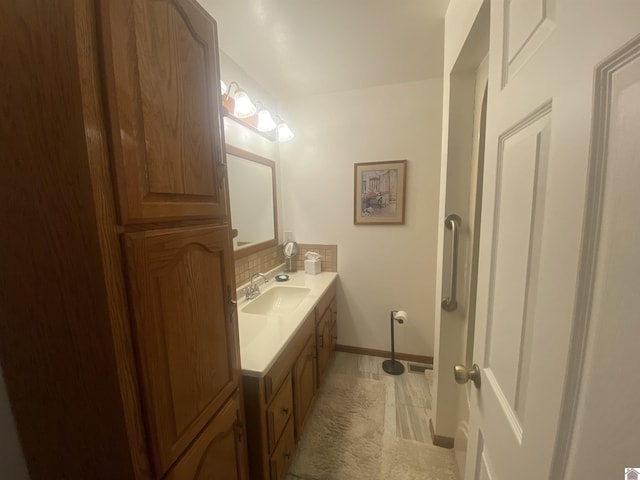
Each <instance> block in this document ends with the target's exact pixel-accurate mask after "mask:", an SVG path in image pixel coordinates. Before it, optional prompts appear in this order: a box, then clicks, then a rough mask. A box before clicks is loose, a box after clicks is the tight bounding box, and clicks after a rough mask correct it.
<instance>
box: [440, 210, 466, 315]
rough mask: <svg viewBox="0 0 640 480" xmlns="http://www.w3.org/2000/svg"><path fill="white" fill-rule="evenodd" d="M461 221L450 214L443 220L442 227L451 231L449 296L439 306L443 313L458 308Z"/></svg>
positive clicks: (453, 214) (456, 216)
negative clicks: (457, 287) (457, 291)
mask: <svg viewBox="0 0 640 480" xmlns="http://www.w3.org/2000/svg"><path fill="white" fill-rule="evenodd" d="M461 223H462V219H461V218H460V217H459V216H458V215H456V214H455V213H452V214H451V215H449V216H448V217H447V218H446V219H445V220H444V226H445V227H447V228H448V229H450V230H451V288H450V289H449V296H448V297H447V298H444V299H443V300H442V303H441V304H440V305H441V306H442V309H443V310H444V311H445V312H453V311H454V310H455V309H456V308H458V301H457V300H456V284H457V283H458V229H459V228H460V224H461Z"/></svg>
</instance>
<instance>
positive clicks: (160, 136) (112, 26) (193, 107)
mask: <svg viewBox="0 0 640 480" xmlns="http://www.w3.org/2000/svg"><path fill="white" fill-rule="evenodd" d="M98 4H99V9H100V20H101V21H100V30H99V31H100V33H101V41H102V47H103V51H102V57H103V69H104V83H105V90H106V103H107V106H108V121H109V131H110V141H111V148H112V155H113V166H114V172H115V177H116V181H117V194H118V198H119V211H120V218H121V220H122V222H123V223H124V224H132V223H143V222H153V221H160V220H163V221H164V220H176V219H184V218H209V217H216V216H217V217H223V216H225V215H226V214H227V204H226V203H227V200H226V195H225V190H224V188H223V185H224V181H223V176H224V168H225V167H224V163H225V157H224V144H223V142H222V138H223V137H222V122H221V116H220V114H219V110H218V105H219V94H218V92H219V88H218V85H220V76H219V73H218V68H217V66H218V46H217V39H216V24H215V22H213V21H212V20H211V18H210V17H209V15H208V14H207V13H205V12H204V10H202V8H201V7H200V6H199V5H198V3H197V2H196V1H195V0H153V1H150V0H124V1H115V0H111V1H106V0H105V1H100V2H98Z"/></svg>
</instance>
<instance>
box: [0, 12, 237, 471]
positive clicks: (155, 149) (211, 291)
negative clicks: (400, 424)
mask: <svg viewBox="0 0 640 480" xmlns="http://www.w3.org/2000/svg"><path fill="white" fill-rule="evenodd" d="M12 3H14V4H15V5H3V7H2V11H0V15H2V16H3V17H4V18H5V19H8V21H7V22H6V25H7V26H9V25H10V26H9V27H8V28H10V30H11V31H10V32H7V33H8V36H7V38H11V39H12V40H11V45H9V46H8V47H7V49H5V50H6V55H5V54H4V53H3V62H4V61H5V59H6V67H7V70H6V71H5V73H6V75H4V77H5V78H3V79H2V82H3V84H2V85H0V86H1V87H3V88H1V89H0V90H1V91H2V92H3V95H5V92H6V93H7V95H6V96H3V102H2V103H1V104H0V105H2V108H3V111H2V112H0V113H1V115H0V116H2V118H4V119H7V118H10V119H11V121H10V122H9V123H6V125H7V127H8V128H7V129H4V127H3V133H2V135H3V136H2V138H1V140H2V141H0V144H2V147H0V148H2V149H3V152H2V153H3V155H2V157H3V158H6V159H8V160H9V159H11V161H10V162H9V165H7V167H6V168H5V169H4V171H3V172H2V173H1V174H0V175H1V176H0V187H2V188H0V190H2V193H1V195H2V197H1V198H0V208H2V210H1V213H2V219H3V220H4V221H5V226H6V227H7V228H5V229H4V231H3V232H2V237H1V238H2V246H3V248H4V252H3V255H4V254H6V255H7V257H6V259H3V265H2V268H1V269H0V270H1V273H0V275H1V281H2V285H1V286H2V288H1V289H0V290H2V297H1V303H0V308H2V311H1V312H0V360H1V361H2V369H3V372H4V376H5V381H6V384H7V390H8V393H9V396H10V400H11V405H12V410H13V414H14V417H15V418H16V423H17V426H18V431H19V435H20V439H21V443H22V446H23V449H24V451H25V456H26V459H27V463H28V464H29V469H30V474H31V477H32V479H33V480H39V479H51V478H66V479H70V480H75V479H77V480H81V479H82V480H85V479H87V478H91V479H105V480H107V479H108V480H113V479H118V480H127V479H136V480H150V479H161V478H166V479H169V480H199V479H202V480H204V479H210V478H221V479H224V480H236V479H237V480H245V479H247V478H248V471H247V453H246V435H245V431H244V409H243V400H242V392H241V382H240V379H241V376H240V356H239V347H238V326H237V312H236V310H235V280H234V278H235V275H234V262H233V250H232V243H231V230H230V221H229V205H228V192H227V182H226V171H225V168H226V166H225V156H224V138H223V131H222V121H221V114H220V109H219V105H220V98H219V84H220V77H219V67H218V47H217V39H216V24H215V21H214V20H213V19H212V18H211V17H210V16H209V15H208V14H207V13H206V12H205V11H204V10H203V9H202V8H201V7H200V6H199V5H198V3H197V2H196V1H195V0H96V1H94V2H84V1H81V0H78V1H75V2H63V1H62V0H59V1H55V0H54V1H51V2H36V1H35V0H33V1H32V0H25V1H23V2H12ZM5 134H8V135H5ZM3 163H5V162H3Z"/></svg>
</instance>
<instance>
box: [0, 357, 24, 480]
mask: <svg viewBox="0 0 640 480" xmlns="http://www.w3.org/2000/svg"><path fill="white" fill-rule="evenodd" d="M0 478H2V479H3V480H28V478H29V473H28V471H27V465H26V463H25V460H24V455H23V454H22V448H20V443H19V441H18V434H17V432H16V425H15V420H14V419H13V415H12V413H11V407H10V406H9V399H8V398H7V390H6V387H5V384H4V377H3V376H2V370H1V369H0Z"/></svg>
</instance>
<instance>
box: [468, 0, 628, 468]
mask: <svg viewBox="0 0 640 480" xmlns="http://www.w3.org/2000/svg"><path fill="white" fill-rule="evenodd" d="M638 34H640V4H638V3H637V2H625V1H612V2H604V1H588V2H579V1H565V2H560V1H555V0H536V1H532V0H495V1H492V3H491V33H490V68H489V92H488V110H487V132H486V154H485V170H484V181H485V183H484V190H483V205H482V211H483V216H484V218H483V222H482V226H481V233H480V235H481V237H480V253H479V267H478V296H477V309H476V322H477V323H476V336H475V343H474V361H475V363H477V364H478V365H479V367H480V378H481V384H480V386H479V388H476V387H474V386H472V383H471V382H469V383H468V388H469V389H470V399H471V405H470V408H471V414H470V430H469V431H470V437H469V447H468V451H467V462H466V469H465V470H466V472H465V478H466V479H483V480H488V479H510V478H522V477H523V476H524V477H526V478H531V479H543V478H545V479H547V478H551V479H562V478H565V471H566V468H567V459H569V458H570V452H571V449H572V444H574V443H575V442H577V439H578V438H582V436H573V437H572V435H573V427H574V425H573V420H572V419H573V418H575V413H576V411H575V409H576V406H577V405H579V403H582V402H587V403H588V402H589V400H588V399H582V400H581V401H580V402H579V397H578V395H577V392H578V390H579V381H580V375H581V371H582V360H583V357H582V350H581V349H582V348H583V346H584V345H586V343H585V338H586V332H587V328H586V325H587V324H588V316H587V315H586V314H584V312H585V311H586V310H585V309H587V310H588V305H589V302H591V298H592V295H594V296H596V297H597V296H599V295H600V293H601V292H603V291H604V289H605V285H607V284H610V282H612V281H613V280H614V279H618V280H620V281H617V283H616V284H617V285H620V286H622V285H625V288H627V287H629V283H628V281H626V282H625V281H622V280H621V279H622V278H623V277H622V276H625V275H626V277H627V280H628V279H634V281H635V289H636V290H635V291H637V288H639V282H638V275H637V271H636V273H635V274H633V275H632V274H631V272H632V268H633V267H631V266H629V265H631V263H629V262H632V261H635V262H636V263H635V264H636V265H637V258H638V256H639V255H640V254H639V252H638V249H637V240H636V243H635V245H636V246H635V248H632V247H631V243H628V244H624V241H622V242H621V244H620V247H621V248H620V249H616V248H612V249H610V250H609V251H607V252H605V256H608V257H609V258H604V257H603V258H602V260H603V261H605V263H604V264H603V270H602V275H603V277H602V280H603V282H602V283H601V284H600V289H601V290H597V288H596V289H591V287H589V282H590V280H589V278H588V277H589V276H588V275H587V274H588V271H587V270H585V266H587V265H588V264H589V262H590V261H592V259H591V260H589V256H588V255H587V256H586V257H585V256H583V257H582V258H581V252H591V253H590V254H591V255H596V251H595V249H594V247H593V246H594V245H595V244H597V243H598V240H597V235H594V233H595V232H596V231H597V229H596V228H595V227H594V225H597V222H598V218H599V217H600V215H601V213H600V212H601V210H600V207H601V205H600V206H598V207H596V208H592V207H589V205H597V202H598V201H599V200H598V198H599V196H600V193H599V187H594V185H596V184H597V182H596V183H595V184H594V183H590V182H592V180H593V179H597V178H598V175H600V174H598V173H597V172H598V170H601V171H604V170H603V169H605V170H606V169H607V168H609V167H610V166H611V165H608V163H609V161H610V159H608V158H607V155H608V154H605V153H604V152H606V150H607V149H608V148H609V154H610V153H611V152H612V150H611V148H613V147H609V146H607V145H606V144H604V145H605V146H604V147H598V145H599V144H601V143H602V137H603V135H604V133H603V132H605V131H606V132H608V133H607V134H611V135H615V136H616V138H618V141H619V142H621V143H620V144H619V145H614V146H615V148H616V149H620V148H621V149H622V150H621V151H623V152H624V151H626V158H624V159H622V158H621V159H620V163H619V164H618V165H617V167H616V168H618V169H620V170H619V172H618V173H619V174H620V175H619V178H620V180H623V179H626V180H625V181H626V182H628V184H627V186H628V187H629V189H628V192H627V193H628V195H626V196H625V195H623V194H620V193H617V195H618V196H617V198H616V200H615V201H614V204H615V205H616V207H615V208H616V209H617V212H616V213H613V214H612V216H611V219H612V220H613V223H614V224H617V225H618V226H621V225H623V224H624V223H625V220H621V219H622V218H625V217H626V218H627V220H628V219H629V218H630V217H629V216H625V214H624V212H627V213H630V212H632V211H637V205H638V204H637V202H638V194H637V185H638V174H637V172H638V162H637V161H635V160H633V159H635V158H637V157H638V156H637V152H638V149H637V146H638V142H637V138H638V135H637V132H638V131H640V123H639V121H638V119H639V117H638V115H637V108H638V105H640V103H638V102H639V99H640V96H639V93H638V92H640V90H639V85H640V75H638V72H639V70H638V68H637V60H634V61H635V62H636V65H635V67H633V68H634V69H635V71H633V70H630V71H629V73H630V75H628V78H626V79H625V80H624V81H619V82H618V88H619V89H620V90H619V91H616V87H615V83H616V82H615V80H612V79H615V77H616V76H617V75H618V72H616V69H619V70H622V69H626V67H630V66H631V60H632V58H633V55H635V58H636V59H637V57H638V51H639V45H640V40H639V38H638V37H637V35H638ZM634 37H636V38H635V40H634ZM628 42H631V43H628ZM634 51H635V53H633V52H634ZM615 52H619V53H615ZM611 55H614V56H615V58H617V60H616V61H617V62H618V67H619V68H618V67H616V68H612V69H611V68H610V66H609V64H610V62H611V60H610V58H611V57H610V56H611ZM614 63H615V61H614ZM603 69H604V70H603ZM607 69H610V70H609V71H607ZM598 72H600V73H598ZM602 72H604V73H602ZM594 73H596V74H598V75H601V76H602V78H604V79H605V80H604V82H603V81H600V80H598V77H597V76H596V78H595V80H596V81H595V82H594ZM618 78H621V77H618ZM609 80H612V83H611V82H609V83H607V82H608V81H609ZM623 91H626V92H625V97H624V100H623V99H622V98H623V97H622V92H623ZM594 94H595V95H594ZM594 96H595V98H596V99H597V100H596V102H595V103H594V101H593V99H594ZM598 98H601V99H600V100H598ZM615 108H618V109H619V112H618V113H617V114H616V113H615V112H614V110H615ZM616 115H618V117H619V118H618V119H616V121H617V122H618V123H617V124H616V122H610V123H608V124H607V125H606V126H605V128H604V130H602V129H600V130H599V129H598V128H595V127H597V126H598V125H600V124H602V123H603V122H605V123H606V122H608V120H606V119H607V116H611V118H613V117H615V116H616ZM592 125H593V126H594V128H593V129H592ZM623 127H624V128H626V130H625V132H626V133H625V135H626V137H625V136H624V135H623V136H620V135H619V133H620V132H621V131H622V130H621V129H622V128H623ZM633 132H635V134H634V133H633ZM590 145H592V146H593V149H591V150H590ZM622 145H623V146H622ZM634 146H635V147H634ZM632 151H633V152H635V153H633V154H631V152H632ZM632 165H635V166H634V167H632ZM625 169H626V172H627V173H626V174H625V173H623V172H625ZM633 172H635V177H633V175H634V173H633ZM631 178H634V180H631ZM632 184H635V187H631V185H632ZM620 187H622V183H620ZM613 188H614V189H613V190H612V192H620V191H621V190H620V189H619V187H613ZM594 202H595V203H594ZM612 205H613V204H612ZM587 207H589V208H587ZM620 212H622V214H620ZM616 218H617V219H620V220H619V221H618V220H617V219H616ZM633 232H635V233H633ZM637 232H638V229H637V228H635V230H633V231H631V230H629V231H628V232H626V233H625V232H624V229H622V230H619V232H618V233H619V234H620V235H621V236H620V238H625V236H626V235H630V234H636V235H637ZM623 244H624V245H623ZM625 250H626V251H627V252H629V253H631V251H632V250H635V260H634V257H633V255H630V256H629V258H628V259H625V260H622V258H621V257H620V255H622V253H623V251H625ZM593 258H595V257H593ZM585 259H586V260H585ZM614 259H618V260H620V261H618V260H616V263H614V264H619V266H620V267H621V268H622V269H618V270H614V269H611V268H609V267H608V266H607V265H608V263H606V262H611V261H613V260H614ZM612 265H613V264H612ZM623 265H627V266H626V267H623ZM624 268H626V269H627V272H626V273H624ZM621 275H622V276H621ZM614 283H615V282H614ZM632 285H633V283H632ZM629 288H630V289H629V294H630V296H631V297H633V296H634V295H633V294H631V291H632V290H631V289H632V288H633V287H629ZM613 293H615V292H613ZM636 297H637V295H636ZM614 298H616V300H615V301H612V302H611V305H616V307H619V306H621V305H624V302H623V303H621V301H622V299H623V298H624V297H622V296H615V294H614V295H612V296H611V300H613V299H614ZM629 300H630V301H632V300H631V299H629ZM633 303H634V304H633V308H631V305H632V304H631V303H629V304H628V305H627V310H626V311H625V310H623V309H621V310H619V311H615V310H612V309H607V310H602V312H601V313H602V315H606V316H609V315H611V317H612V318H619V319H620V320H621V323H620V324H621V325H622V323H624V322H622V319H623V318H629V317H630V315H632V314H631V312H632V311H636V312H637V306H636V305H635V301H633ZM581 312H582V313H581ZM636 319H637V315H636ZM608 320H609V319H607V321H606V322H602V325H603V326H604V328H605V330H603V331H609V332H611V330H610V329H616V327H615V326H608V325H609V323H610V322H609V321H608ZM636 324H637V321H635V322H632V325H636ZM620 331H621V332H622V331H623V330H622V329H620ZM635 331H636V332H637V331H638V329H637V328H635ZM618 337H619V339H620V342H615V343H611V345H610V347H611V348H612V349H614V350H620V349H622V350H624V349H625V348H626V347H630V346H631V343H630V341H626V342H625V341H624V338H625V335H624V334H623V335H618ZM626 338H629V337H628V336H626ZM632 338H633V337H632ZM628 358H629V361H631V360H630V359H631V357H628ZM601 359H602V357H600V358H597V359H596V364H599V363H600V360H601ZM624 364H625V362H619V363H618V364H617V366H613V368H611V369H610V370H608V372H607V375H608V378H609V381H610V383H611V384H613V385H618V386H619V388H617V389H614V390H613V391H614V392H619V391H627V390H628V389H627V385H630V384H631V385H632V384H634V383H633V381H632V380H631V378H629V377H627V376H626V375H623V374H622V373H621V371H620V370H619V369H618V366H619V365H624ZM618 372H620V373H618ZM636 377H637V375H636ZM625 379H626V380H627V381H626V382H625V381H624V380H625ZM635 384H636V385H637V384H638V383H635ZM605 390H606V389H605ZM634 391H635V392H637V391H638V389H637V388H635V390H634ZM614 395H616V396H617V394H614ZM636 410H637V408H635V407H634V408H633V409H631V408H628V409H627V410H624V409H621V410H619V411H620V412H622V413H621V414H620V415H622V416H623V417H624V418H625V419H627V420H628V417H630V415H635V414H633V412H635V411H636ZM597 411H599V412H600V413H601V412H607V415H609V414H611V415H612V416H613V418H615V416H616V413H615V412H616V411H618V410H617V409H616V410H611V411H610V410H609V409H608V408H606V407H605V405H600V406H599V408H598V409H597ZM595 416H600V414H596V415H595ZM635 416H636V418H637V415H635ZM627 423H629V421H627ZM621 424H622V423H621ZM616 432H617V433H616V434H615V435H614V434H613V433H610V434H609V435H607V433H606V432H604V431H603V430H598V431H596V432H593V435H590V436H589V438H590V439H591V440H588V441H591V442H594V444H595V443H597V444H598V445H601V444H602V442H600V440H601V439H602V438H608V439H610V438H613V437H616V436H620V438H624V436H625V434H624V433H623V432H622V431H618V430H616ZM636 438H637V435H636ZM580 441H582V440H580ZM598 442H600V443H598ZM605 443H607V442H605ZM635 445H636V446H637V443H636V444H635ZM615 450H616V451H617V452H618V453H616V455H618V456H620V454H621V453H620V451H621V449H620V448H617V447H616V448H615ZM629 458H631V457H629ZM590 462H591V464H588V466H589V467H590V468H587V466H586V465H585V466H584V468H583V471H584V473H585V475H583V476H575V477H566V478H602V477H603V476H609V477H611V475H616V473H615V472H616V471H619V472H620V473H621V472H623V468H624V466H625V465H624V464H620V465H618V466H617V467H616V468H617V470H616V469H613V468H614V465H609V466H610V467H611V468H612V469H609V470H606V472H607V473H605V470H603V471H601V472H599V473H596V470H594V467H595V466H599V465H603V464H605V463H611V462H610V460H609V458H608V455H606V454H604V453H603V452H601V451H600V448H598V449H594V455H592V456H591V460H590Z"/></svg>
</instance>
